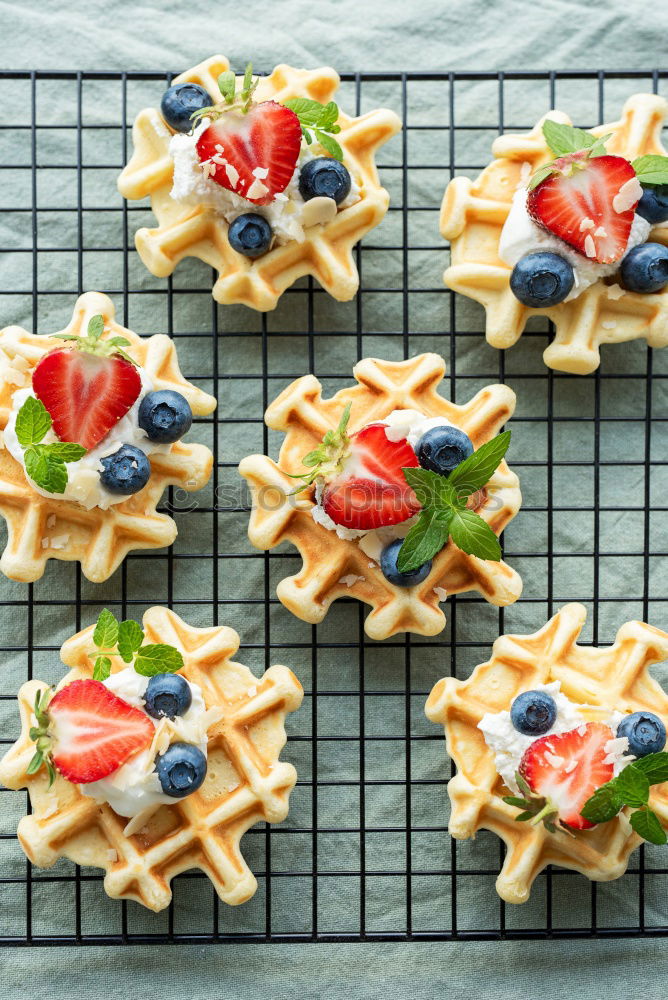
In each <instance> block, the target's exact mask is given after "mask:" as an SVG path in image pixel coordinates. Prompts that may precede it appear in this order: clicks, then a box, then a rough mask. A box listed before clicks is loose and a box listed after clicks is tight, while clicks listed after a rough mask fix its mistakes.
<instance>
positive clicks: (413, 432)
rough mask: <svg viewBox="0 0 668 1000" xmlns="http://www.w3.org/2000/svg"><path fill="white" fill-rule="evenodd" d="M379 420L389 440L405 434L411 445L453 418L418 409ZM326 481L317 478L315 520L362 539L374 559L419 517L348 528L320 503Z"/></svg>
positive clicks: (347, 536)
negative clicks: (366, 528)
mask: <svg viewBox="0 0 668 1000" xmlns="http://www.w3.org/2000/svg"><path fill="white" fill-rule="evenodd" d="M378 423H382V424H385V425H386V429H385V434H386V435H387V437H388V439H389V440H390V441H401V440H403V439H404V438H405V439H406V440H407V441H408V443H409V445H410V446H411V448H415V447H416V446H417V443H418V441H419V440H420V438H421V437H422V435H423V434H426V432H427V431H429V430H431V429H432V428H433V427H448V426H451V425H452V421H450V420H448V419H447V418H446V417H426V416H425V415H424V413H420V412H419V411H418V410H392V412H391V413H389V414H388V415H387V416H386V417H383V419H382V420H379V421H378ZM364 476H365V477H366V478H367V479H369V478H373V477H370V476H369V473H368V472H366V471H364ZM322 492H323V484H322V483H319V482H316V487H315V506H314V507H313V508H312V510H311V517H312V518H313V520H314V521H315V522H316V524H320V525H322V527H323V528H327V530H328V531H334V532H335V533H336V534H337V535H338V536H339V538H345V539H347V540H349V541H350V540H353V539H359V546H360V548H361V550H362V552H364V554H365V555H367V556H368V557H369V559H371V560H372V562H376V563H377V562H379V561H380V554H381V552H382V551H383V549H384V548H385V547H386V546H387V545H389V544H390V542H392V541H394V539H395V538H405V537H406V535H407V534H408V532H409V531H410V529H411V527H412V525H414V524H415V522H416V520H417V515H415V516H414V517H410V518H408V520H407V521H402V522H401V524H393V525H390V526H388V527H387V528H374V529H373V530H371V531H362V530H359V529H357V528H345V527H344V526H343V525H341V524H336V522H335V521H333V520H332V519H331V517H330V516H329V514H327V512H326V511H325V510H324V508H323V507H322V505H321V500H322Z"/></svg>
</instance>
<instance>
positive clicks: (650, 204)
mask: <svg viewBox="0 0 668 1000" xmlns="http://www.w3.org/2000/svg"><path fill="white" fill-rule="evenodd" d="M636 212H637V213H638V215H642V217H643V219H647V221H648V222H651V224H652V225H653V226H656V224H657V223H658V222H666V220H668V184H658V185H657V186H656V187H646V188H643V190H642V198H641V199H640V201H639V202H638V204H637V205H636Z"/></svg>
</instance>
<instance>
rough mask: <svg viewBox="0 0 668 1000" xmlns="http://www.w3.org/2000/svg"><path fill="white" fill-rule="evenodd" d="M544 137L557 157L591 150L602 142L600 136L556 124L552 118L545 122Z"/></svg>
mask: <svg viewBox="0 0 668 1000" xmlns="http://www.w3.org/2000/svg"><path fill="white" fill-rule="evenodd" d="M543 135H544V136H545V141H546V142H547V144H548V146H549V147H550V149H551V150H552V152H553V153H554V155H555V156H565V155H566V154H567V153H577V152H579V151H580V150H581V149H589V148H590V147H591V146H595V145H596V144H597V143H598V142H600V139H599V138H598V136H595V135H592V134H591V132H585V131H584V130H583V129H581V128H575V127H574V126H573V125H564V124H563V123H562V122H555V121H553V120H552V119H551V118H546V119H545V121H544V122H543Z"/></svg>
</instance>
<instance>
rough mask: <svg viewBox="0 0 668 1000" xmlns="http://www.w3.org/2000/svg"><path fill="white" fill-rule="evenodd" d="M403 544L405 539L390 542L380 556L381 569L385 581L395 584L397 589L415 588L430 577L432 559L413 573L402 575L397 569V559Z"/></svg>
mask: <svg viewBox="0 0 668 1000" xmlns="http://www.w3.org/2000/svg"><path fill="white" fill-rule="evenodd" d="M402 544H403V538H395V539H394V541H393V542H390V544H389V545H387V546H386V547H385V548H384V549H383V551H382V552H381V554H380V568H381V570H382V571H383V576H384V577H385V579H386V580H389V581H390V583H393V584H394V585H395V587H415V586H416V584H418V583H422V581H423V580H426V579H427V577H428V576H429V574H430V572H431V559H430V560H429V562H426V563H422V565H421V566H418V568H417V569H414V570H413V571H412V572H411V573H400V572H399V570H398V569H397V559H398V557H399V549H400V548H401V546H402Z"/></svg>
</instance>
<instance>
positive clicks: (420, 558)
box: [397, 510, 452, 573]
mask: <svg viewBox="0 0 668 1000" xmlns="http://www.w3.org/2000/svg"><path fill="white" fill-rule="evenodd" d="M451 519H452V512H450V511H433V510H425V511H423V512H422V513H421V514H420V517H419V518H418V520H417V521H416V523H415V524H414V525H413V526H412V528H411V529H410V531H409V532H408V534H407V535H406V537H405V538H404V541H403V544H402V546H401V548H400V549H399V556H398V558H397V569H398V570H399V572H400V573H410V572H412V571H413V570H415V569H419V567H420V566H422V565H423V564H424V563H426V562H428V561H429V560H430V559H433V557H434V556H435V555H436V553H437V552H440V551H441V549H442V548H443V547H444V546H445V545H446V543H447V541H448V535H449V533H450V520H451Z"/></svg>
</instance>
